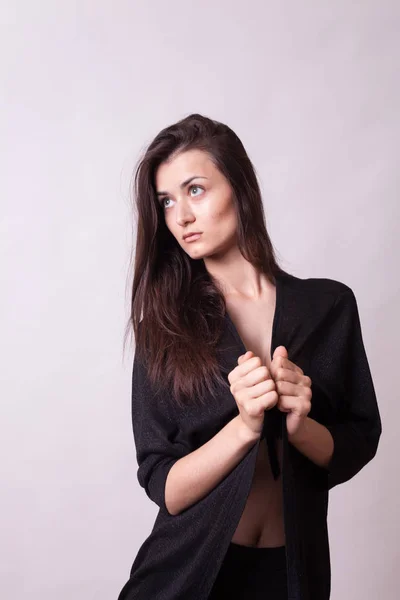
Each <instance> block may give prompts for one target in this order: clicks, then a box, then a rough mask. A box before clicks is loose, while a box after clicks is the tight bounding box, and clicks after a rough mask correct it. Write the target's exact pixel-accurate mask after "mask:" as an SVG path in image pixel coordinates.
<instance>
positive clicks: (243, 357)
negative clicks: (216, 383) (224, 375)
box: [237, 350, 254, 365]
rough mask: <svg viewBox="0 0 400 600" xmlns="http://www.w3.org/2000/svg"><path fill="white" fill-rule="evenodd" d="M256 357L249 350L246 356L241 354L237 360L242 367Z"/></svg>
mask: <svg viewBox="0 0 400 600" xmlns="http://www.w3.org/2000/svg"><path fill="white" fill-rule="evenodd" d="M253 356H254V353H253V352H252V351H251V350H247V352H245V353H244V354H241V355H240V356H239V358H238V360H237V362H238V365H241V364H242V363H244V362H245V361H246V360H248V359H249V358H252V357H253Z"/></svg>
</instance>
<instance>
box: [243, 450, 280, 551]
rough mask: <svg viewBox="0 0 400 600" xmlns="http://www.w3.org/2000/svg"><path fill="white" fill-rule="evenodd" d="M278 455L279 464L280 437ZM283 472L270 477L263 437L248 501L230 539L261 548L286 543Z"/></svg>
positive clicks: (269, 466)
mask: <svg viewBox="0 0 400 600" xmlns="http://www.w3.org/2000/svg"><path fill="white" fill-rule="evenodd" d="M277 455H278V459H279V463H280V464H282V440H279V439H278V440H277ZM282 501H283V497H282V475H280V476H279V477H278V479H277V480H275V479H274V478H273V475H272V472H271V465H270V462H269V458H268V449H267V445H266V440H265V438H263V439H262V440H261V441H260V444H259V450H258V454H257V459H256V465H255V469H254V476H253V481H252V485H251V489H250V493H249V496H248V498H247V502H246V505H245V508H244V511H243V513H242V516H241V518H240V521H239V524H238V526H237V528H236V531H235V533H234V535H233V537H232V542H234V543H236V544H241V545H244V546H256V547H260V548H265V547H276V546H284V545H285V531H284V521H283V502H282Z"/></svg>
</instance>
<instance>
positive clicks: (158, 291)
mask: <svg viewBox="0 0 400 600" xmlns="http://www.w3.org/2000/svg"><path fill="white" fill-rule="evenodd" d="M192 149H197V150H202V151H204V152H206V153H208V155H209V156H210V159H211V160H212V161H213V163H214V165H215V166H216V167H217V168H218V169H219V171H220V172H221V173H222V174H223V175H224V176H225V177H226V179H227V180H228V181H229V183H230V185H231V188H232V191H233V194H232V197H233V202H234V206H235V209H236V211H237V222H238V232H237V239H238V247H239V249H240V252H241V253H242V255H243V256H244V257H245V258H246V260H248V261H249V262H251V264H252V265H253V266H254V267H255V268H256V269H257V270H260V271H261V272H263V273H265V274H266V275H267V277H268V278H269V279H270V280H271V281H273V278H274V277H275V275H276V274H278V273H280V272H282V269H281V268H280V266H279V265H278V263H277V261H276V258H275V253H274V248H273V245H272V242H271V240H270V237H269V235H268V233H267V229H266V224H265V215H264V208H263V203H262V198H261V191H260V188H259V185H258V181H257V176H256V171H255V169H254V167H253V165H252V162H251V161H250V159H249V157H248V155H247V153H246V150H245V149H244V146H243V144H242V142H241V141H240V139H239V138H238V136H237V135H236V134H235V133H234V131H232V129H230V128H229V127H228V126H227V125H225V124H223V123H220V122H218V121H215V120H212V119H210V118H207V117H205V116H202V115H200V114H191V115H189V116H187V117H185V118H183V119H181V120H180V121H178V122H176V123H175V124H173V125H170V126H168V127H166V128H165V129H163V130H162V131H160V132H159V133H158V135H157V136H156V137H155V138H154V140H153V141H152V142H151V143H150V144H149V146H148V148H147V150H146V151H145V153H144V155H143V156H142V157H141V159H140V160H139V163H138V165H137V168H136V172H135V174H134V210H135V212H136V214H137V235H136V251H135V260H134V275H133V283H132V294H131V315H130V319H129V322H128V327H129V328H131V329H133V332H134V337H135V343H136V350H135V352H136V353H138V357H139V359H140V360H141V361H145V363H146V369H147V373H148V377H149V379H150V381H151V383H152V385H154V386H155V389H156V390H157V391H160V390H162V389H164V388H168V389H169V390H170V392H172V394H173V396H174V398H175V399H176V401H177V403H178V405H180V406H183V405H184V404H185V403H186V402H195V401H196V400H197V399H202V398H204V397H206V396H207V394H212V395H214V394H215V392H216V389H217V388H216V387H215V385H216V384H218V383H222V384H223V385H227V386H228V387H229V383H228V381H227V377H226V376H225V375H223V373H222V371H221V369H220V366H219V364H218V355H217V352H216V346H217V343H218V340H219V338H220V335H221V333H222V328H223V320H224V315H225V311H226V304H225V299H224V296H223V294H222V292H221V289H220V288H219V287H218V284H217V282H215V281H214V280H213V279H212V278H211V276H210V274H209V273H208V271H207V270H206V268H205V264H204V260H202V259H200V260H193V259H192V258H191V257H190V256H188V255H187V254H186V252H184V250H183V249H182V248H181V247H180V245H179V244H178V242H177V241H176V239H175V237H174V236H173V235H172V234H171V232H170V231H169V229H168V228H167V226H166V224H165V217H164V211H163V208H162V206H161V205H160V203H159V202H158V201H157V196H156V188H155V174H156V170H157V168H158V166H159V165H160V164H161V163H163V162H165V161H167V160H169V159H171V158H173V157H174V156H176V155H177V154H179V153H181V152H185V151H187V150H192ZM141 317H142V320H141Z"/></svg>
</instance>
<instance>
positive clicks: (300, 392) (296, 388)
mask: <svg viewBox="0 0 400 600" xmlns="http://www.w3.org/2000/svg"><path fill="white" fill-rule="evenodd" d="M275 386H276V389H277V392H278V394H280V395H281V394H284V395H286V396H298V397H299V396H304V398H308V399H311V395H312V392H311V388H310V387H308V386H307V387H306V386H304V385H301V384H298V383H292V382H290V381H282V380H278V381H275Z"/></svg>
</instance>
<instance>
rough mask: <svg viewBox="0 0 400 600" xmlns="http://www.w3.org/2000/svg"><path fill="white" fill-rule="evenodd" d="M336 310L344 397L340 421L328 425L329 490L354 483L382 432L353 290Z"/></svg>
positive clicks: (342, 295) (347, 291)
mask: <svg viewBox="0 0 400 600" xmlns="http://www.w3.org/2000/svg"><path fill="white" fill-rule="evenodd" d="M335 308H336V309H337V310H338V311H339V314H340V319H339V321H338V323H339V325H338V328H337V330H336V332H335V340H336V341H337V344H338V347H339V348H340V349H341V350H342V351H343V356H342V357H341V364H342V368H343V375H344V381H343V389H344V397H343V398H342V400H343V402H342V405H341V408H340V411H339V415H340V417H339V419H338V420H337V422H335V423H333V424H328V425H326V427H327V429H328V430H329V431H330V433H331V435H332V437H333V441H334V450H333V455H332V457H331V460H330V462H329V464H328V467H327V468H328V489H331V488H333V487H335V486H336V485H338V484H340V483H344V482H345V481H348V480H349V479H351V478H352V477H353V476H354V475H356V473H358V472H359V471H360V470H361V469H362V468H363V467H364V466H365V465H366V464H367V463H368V462H369V461H370V460H371V459H372V458H373V457H374V456H375V454H376V451H377V448H378V443H379V438H380V435H381V432H382V424H381V419H380V414H379V409H378V404H377V399H376V394H375V389H374V384H373V381H372V376H371V371H370V368H369V364H368V359H367V355H366V352H365V347H364V343H363V337H362V331H361V324H360V317H359V312H358V307H357V301H356V298H355V295H354V293H353V291H352V290H351V288H348V289H347V290H346V291H345V292H344V293H342V294H340V296H339V297H338V299H337V300H336V303H335ZM342 361H343V362H342Z"/></svg>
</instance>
